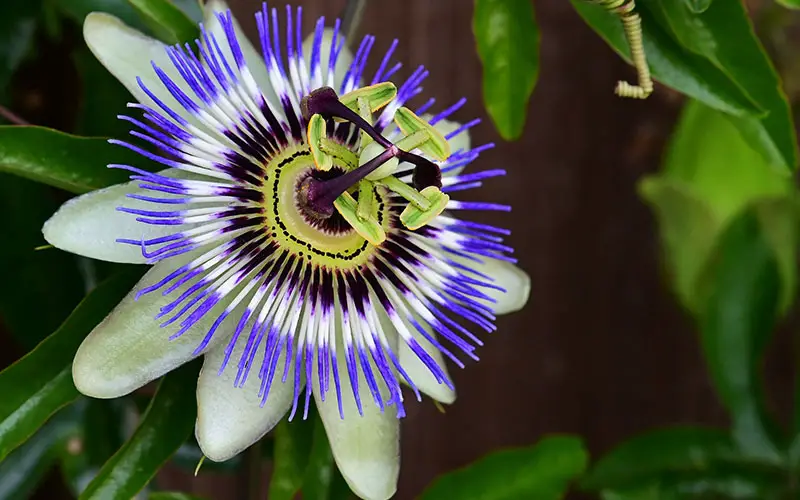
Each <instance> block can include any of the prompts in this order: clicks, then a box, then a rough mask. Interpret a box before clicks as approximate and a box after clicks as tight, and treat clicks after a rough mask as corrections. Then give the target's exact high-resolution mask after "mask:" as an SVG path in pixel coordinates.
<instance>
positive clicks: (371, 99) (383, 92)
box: [339, 82, 397, 118]
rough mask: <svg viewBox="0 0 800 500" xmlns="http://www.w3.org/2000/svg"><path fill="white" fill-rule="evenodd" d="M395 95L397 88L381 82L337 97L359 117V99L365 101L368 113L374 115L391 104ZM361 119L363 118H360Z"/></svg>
mask: <svg viewBox="0 0 800 500" xmlns="http://www.w3.org/2000/svg"><path fill="white" fill-rule="evenodd" d="M396 95H397V87H395V86H394V84H393V83H392V82H381V83H376V84H375V85H370V86H368V87H361V88H359V89H356V90H353V91H350V92H348V93H346V94H345V95H343V96H339V102H341V103H342V104H344V105H345V106H347V107H348V108H350V109H352V110H353V111H355V112H356V113H358V114H359V115H360V114H361V111H360V110H359V106H358V99H359V97H361V98H364V99H365V100H366V101H367V104H368V105H369V110H370V112H371V113H374V112H375V111H378V110H379V109H381V108H382V107H384V106H386V105H387V104H389V103H390V102H392V99H394V98H395V96H396ZM362 118H364V117H363V116H362Z"/></svg>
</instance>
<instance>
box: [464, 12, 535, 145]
mask: <svg viewBox="0 0 800 500" xmlns="http://www.w3.org/2000/svg"><path fill="white" fill-rule="evenodd" d="M472 29H473V32H474V34H475V41H476V42H477V46H478V56H480V59H481V62H482V63H483V100H484V103H485V104H486V110H487V112H488V113H489V116H490V117H491V118H492V121H493V122H494V124H495V127H497V130H498V132H500V135H501V136H502V137H503V138H504V139H506V140H512V139H517V138H519V136H520V135H521V134H522V128H523V127H524V125H525V115H526V113H527V110H528V100H529V99H530V96H531V93H532V92H533V88H534V87H535V86H536V80H537V78H538V77H539V27H538V26H537V24H536V19H535V17H534V13H533V4H532V3H531V2H530V0H475V12H474V14H473V18H472Z"/></svg>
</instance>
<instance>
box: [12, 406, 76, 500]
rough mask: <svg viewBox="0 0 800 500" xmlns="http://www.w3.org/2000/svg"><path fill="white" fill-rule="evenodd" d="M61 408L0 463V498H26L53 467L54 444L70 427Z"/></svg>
mask: <svg viewBox="0 0 800 500" xmlns="http://www.w3.org/2000/svg"><path fill="white" fill-rule="evenodd" d="M74 425H75V424H74V419H73V418H72V412H70V411H69V409H65V410H63V411H61V412H59V414H58V415H56V416H55V417H53V419H52V420H51V421H50V422H48V423H47V425H45V426H44V427H42V428H41V429H39V431H38V432H37V433H36V434H34V435H33V436H32V437H31V438H30V439H29V440H28V441H26V442H25V443H24V444H23V445H22V446H20V447H19V448H17V449H16V450H14V451H13V452H11V454H9V455H8V456H7V457H6V458H5V459H4V460H3V461H2V462H0V498H4V499H13V498H29V497H31V496H32V494H33V492H34V491H35V489H36V488H37V487H38V486H39V484H38V483H39V482H40V481H41V480H42V479H43V478H44V476H45V474H46V473H47V472H48V471H49V469H50V468H51V467H52V466H53V465H54V464H55V458H56V451H55V450H56V449H57V448H58V443H59V442H60V441H62V440H63V439H64V438H65V437H66V436H68V435H69V432H70V430H71V428H72V427H73V426H74Z"/></svg>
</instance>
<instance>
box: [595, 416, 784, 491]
mask: <svg viewBox="0 0 800 500" xmlns="http://www.w3.org/2000/svg"><path fill="white" fill-rule="evenodd" d="M580 484H581V488H583V489H585V490H589V491H598V490H602V491H603V498H604V499H607V500H650V499H652V500H673V499H674V500H684V499H691V498H697V499H701V498H720V496H722V498H751V499H752V498H779V497H775V496H771V495H772V493H774V492H776V491H781V490H783V489H784V487H785V486H786V476H785V471H783V470H782V469H781V468H779V467H775V466H774V465H773V464H770V463H762V462H759V461H756V460H753V459H751V458H748V457H746V456H743V455H742V454H741V452H740V451H739V450H738V448H737V446H736V444H735V443H734V442H733V440H732V439H731V437H730V435H729V434H728V433H727V432H725V431H723V430H718V429H710V428H704V427H671V428H666V429H659V430H656V431H651V432H647V433H645V434H641V435H638V436H636V437H634V438H632V439H630V440H628V441H626V442H624V443H622V444H621V445H619V446H617V447H616V448H615V449H613V450H612V451H611V452H609V453H608V454H607V455H605V456H604V457H602V458H601V459H600V460H599V461H598V462H597V464H596V465H595V466H594V467H593V468H592V469H591V470H590V471H589V472H588V473H587V475H586V476H584V478H583V479H582V480H581V481H580ZM723 495H724V496H723Z"/></svg>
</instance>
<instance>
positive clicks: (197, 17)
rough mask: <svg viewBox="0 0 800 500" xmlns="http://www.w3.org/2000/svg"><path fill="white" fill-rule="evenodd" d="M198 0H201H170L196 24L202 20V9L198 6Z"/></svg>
mask: <svg viewBox="0 0 800 500" xmlns="http://www.w3.org/2000/svg"><path fill="white" fill-rule="evenodd" d="M200 1H201V0H172V2H173V3H174V4H175V5H177V6H178V8H179V9H181V10H182V11H183V13H184V14H186V15H187V16H188V17H189V19H190V20H191V21H192V22H193V23H194V24H196V25H199V24H200V23H202V22H203V9H202V8H201V7H200Z"/></svg>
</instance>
